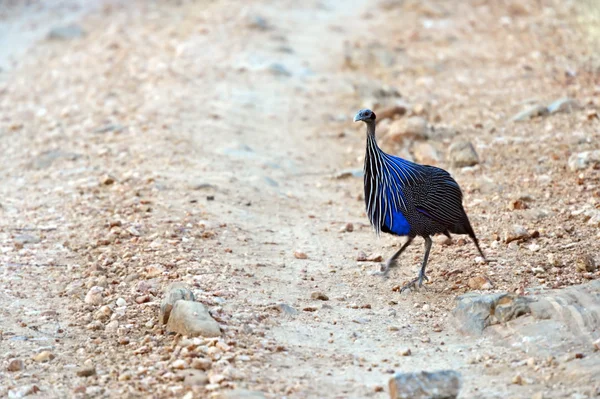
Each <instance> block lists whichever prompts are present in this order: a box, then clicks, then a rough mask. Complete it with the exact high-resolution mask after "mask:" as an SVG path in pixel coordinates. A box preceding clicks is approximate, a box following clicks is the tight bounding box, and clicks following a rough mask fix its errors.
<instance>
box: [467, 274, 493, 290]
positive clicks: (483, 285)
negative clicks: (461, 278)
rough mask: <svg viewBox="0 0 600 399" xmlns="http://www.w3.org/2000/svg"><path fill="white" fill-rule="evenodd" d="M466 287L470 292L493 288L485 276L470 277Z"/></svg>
mask: <svg viewBox="0 0 600 399" xmlns="http://www.w3.org/2000/svg"><path fill="white" fill-rule="evenodd" d="M467 285H468V286H469V288H471V289H472V290H490V289H492V287H493V285H492V282H491V281H490V280H489V279H488V278H487V277H485V276H475V277H471V278H470V279H469V281H468V282H467Z"/></svg>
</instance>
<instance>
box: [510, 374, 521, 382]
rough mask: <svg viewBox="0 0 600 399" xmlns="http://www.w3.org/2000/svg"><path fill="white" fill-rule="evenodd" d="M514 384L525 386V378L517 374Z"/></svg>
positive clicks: (513, 380)
mask: <svg viewBox="0 0 600 399" xmlns="http://www.w3.org/2000/svg"><path fill="white" fill-rule="evenodd" d="M512 383H513V384H515V385H523V377H521V375H520V374H517V375H515V376H514V377H513V379H512Z"/></svg>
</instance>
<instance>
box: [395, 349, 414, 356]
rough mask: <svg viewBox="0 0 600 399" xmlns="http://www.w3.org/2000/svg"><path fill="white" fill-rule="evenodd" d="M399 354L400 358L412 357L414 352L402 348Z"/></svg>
mask: <svg viewBox="0 0 600 399" xmlns="http://www.w3.org/2000/svg"><path fill="white" fill-rule="evenodd" d="M398 354H399V355H400V356H410V355H412V351H411V350H410V348H402V349H400V350H399V351H398Z"/></svg>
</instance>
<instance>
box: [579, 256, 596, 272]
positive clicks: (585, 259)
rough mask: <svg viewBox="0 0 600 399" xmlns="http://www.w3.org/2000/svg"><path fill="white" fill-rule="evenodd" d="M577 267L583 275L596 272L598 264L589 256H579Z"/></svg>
mask: <svg viewBox="0 0 600 399" xmlns="http://www.w3.org/2000/svg"><path fill="white" fill-rule="evenodd" d="M575 266H576V267H577V270H579V271H580V272H582V273H587V272H589V273H591V272H594V271H596V262H595V261H594V258H593V257H592V256H591V255H588V254H586V255H581V256H579V257H578V258H577V261H576V262H575Z"/></svg>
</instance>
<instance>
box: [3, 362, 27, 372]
mask: <svg viewBox="0 0 600 399" xmlns="http://www.w3.org/2000/svg"><path fill="white" fill-rule="evenodd" d="M24 368H25V364H24V363H23V361H22V360H21V359H9V360H8V366H6V370H7V371H21V370H23V369H24Z"/></svg>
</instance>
